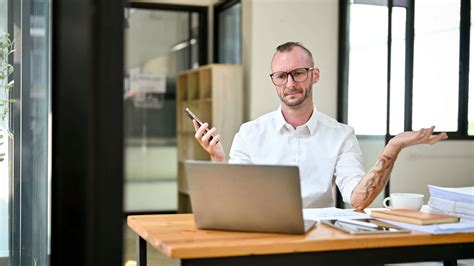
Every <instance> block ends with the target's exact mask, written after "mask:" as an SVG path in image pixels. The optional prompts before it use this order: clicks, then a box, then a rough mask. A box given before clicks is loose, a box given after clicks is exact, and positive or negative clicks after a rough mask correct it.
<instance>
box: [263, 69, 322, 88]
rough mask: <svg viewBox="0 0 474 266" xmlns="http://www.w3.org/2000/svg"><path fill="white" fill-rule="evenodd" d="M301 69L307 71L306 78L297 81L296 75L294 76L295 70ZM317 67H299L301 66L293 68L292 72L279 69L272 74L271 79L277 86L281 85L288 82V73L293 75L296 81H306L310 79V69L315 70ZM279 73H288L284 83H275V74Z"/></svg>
mask: <svg viewBox="0 0 474 266" xmlns="http://www.w3.org/2000/svg"><path fill="white" fill-rule="evenodd" d="M300 69H304V70H305V71H306V78H305V79H304V80H302V81H296V80H295V77H294V76H293V72H294V71H296V70H300ZM315 69H316V67H299V68H295V69H293V70H291V71H290V72H285V71H277V72H273V73H271V74H270V79H271V80H272V83H273V84H274V85H275V86H281V85H283V84H286V83H287V82H288V75H290V76H291V78H292V79H293V81H294V82H296V83H301V82H305V81H306V80H307V79H308V76H309V75H308V73H309V71H310V70H311V71H312V70H315ZM277 73H285V74H286V79H285V82H283V83H282V84H275V81H274V80H273V75H275V74H277Z"/></svg>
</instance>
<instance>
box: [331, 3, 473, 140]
mask: <svg viewBox="0 0 474 266" xmlns="http://www.w3.org/2000/svg"><path fill="white" fill-rule="evenodd" d="M459 1H460V3H461V5H460V6H461V8H460V11H459V12H460V15H459V16H460V43H459V45H460V52H459V84H458V85H459V90H458V121H457V124H458V130H457V131H452V132H447V134H448V137H449V138H448V140H474V135H473V136H470V135H468V131H467V130H468V104H469V103H468V95H469V60H470V57H469V53H470V51H469V47H470V24H471V18H470V9H471V2H470V0H459ZM354 4H367V5H385V6H387V7H388V12H389V14H388V20H389V21H388V36H387V42H388V44H387V49H388V53H387V56H388V58H387V59H388V60H387V72H388V73H387V110H386V114H387V129H386V133H385V139H386V143H387V142H388V141H389V140H390V139H391V138H393V137H394V135H390V131H389V127H390V75H391V68H390V66H391V42H392V40H391V33H392V31H391V29H392V8H393V7H404V8H406V11H407V13H406V14H407V20H406V25H405V27H406V38H405V47H406V50H405V51H406V52H405V53H406V54H405V103H404V104H405V107H404V130H405V131H411V130H413V127H412V125H413V121H412V120H413V97H412V96H413V59H414V34H415V32H414V31H415V25H414V24H415V12H416V10H415V4H414V1H413V0H355V1H354ZM350 5H351V3H350V1H345V0H340V1H339V14H340V16H339V22H340V23H339V25H340V26H339V66H338V80H339V82H338V83H339V84H338V95H339V96H338V109H337V118H338V120H339V121H342V122H344V123H347V121H348V108H347V106H348V102H349V99H348V86H349V84H348V81H349V80H348V79H349V78H348V77H349V47H350V44H349V23H350V14H349V8H350ZM371 136H377V135H364V137H368V138H370V137H371Z"/></svg>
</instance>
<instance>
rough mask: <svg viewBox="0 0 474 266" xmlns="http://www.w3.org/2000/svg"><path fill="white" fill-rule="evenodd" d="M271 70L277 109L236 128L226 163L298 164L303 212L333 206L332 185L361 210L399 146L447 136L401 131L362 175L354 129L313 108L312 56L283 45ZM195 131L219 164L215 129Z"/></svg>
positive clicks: (294, 46) (297, 45)
mask: <svg viewBox="0 0 474 266" xmlns="http://www.w3.org/2000/svg"><path fill="white" fill-rule="evenodd" d="M271 68H272V74H270V77H271V80H272V82H273V84H274V85H275V89H276V92H277V94H278V96H279V97H280V100H281V105H280V107H279V108H278V109H277V110H276V111H273V112H270V113H268V114H265V115H263V116H261V117H259V118H257V119H255V120H253V121H250V122H247V123H244V124H243V125H242V126H241V127H240V130H239V132H238V133H237V134H236V135H235V137H234V141H233V143H232V148H231V150H230V154H229V157H230V158H229V162H230V163H251V164H285V165H298V166H299V169H300V177H301V188H302V191H301V194H302V197H303V206H304V207H306V208H307V207H329V206H334V198H333V193H332V187H333V185H334V182H335V184H336V185H337V186H338V188H339V190H340V191H341V194H342V196H343V199H344V201H345V202H348V203H350V204H352V206H354V207H355V208H356V209H358V210H362V209H364V208H365V207H367V206H368V205H369V204H370V203H371V202H372V201H373V200H374V199H375V197H376V196H377V195H378V193H380V191H381V190H382V189H383V188H384V186H385V185H386V184H387V181H388V178H389V175H390V172H391V171H392V168H393V165H394V163H395V160H396V158H397V156H398V154H399V153H400V151H401V150H402V149H403V148H406V147H408V146H412V145H416V144H434V143H436V142H438V141H440V140H442V139H446V138H447V135H446V133H441V134H439V135H432V133H433V130H434V126H433V127H431V128H423V129H421V130H419V131H415V132H404V133H401V134H399V135H397V136H395V137H394V138H392V139H391V140H390V141H389V143H388V144H387V146H385V148H384V150H383V152H382V154H381V155H380V158H379V159H378V160H377V162H376V163H375V166H374V167H373V168H372V169H370V171H369V172H368V173H367V174H365V172H364V170H363V167H362V163H361V161H362V158H361V151H360V148H359V144H358V142H357V139H356V137H355V135H354V130H353V128H352V127H350V126H347V125H344V124H341V123H338V122H337V121H336V120H334V119H333V118H330V117H329V116H327V115H325V114H322V113H320V112H318V110H317V109H316V107H315V106H314V104H313V97H312V92H313V91H312V85H313V84H316V83H318V81H319V78H320V71H319V68H317V67H315V66H314V61H313V57H312V54H311V52H310V51H309V50H308V49H306V48H305V47H304V46H303V45H301V44H300V43H297V42H288V43H285V44H282V45H280V46H278V47H277V49H276V52H275V54H274V56H273V59H272V63H271ZM194 127H195V129H196V134H195V137H196V139H197V141H198V142H199V143H200V144H201V146H202V147H203V148H204V149H205V150H206V151H207V152H208V153H209V155H210V156H211V160H213V161H224V160H225V154H224V150H223V147H222V144H221V143H220V142H219V139H220V135H218V134H216V128H212V129H210V130H209V131H208V132H207V133H206V129H207V128H208V124H207V123H204V124H203V125H202V126H201V127H199V126H198V124H197V123H196V122H195V121H194ZM211 136H213V138H212V140H210V138H211ZM209 140H210V141H209Z"/></svg>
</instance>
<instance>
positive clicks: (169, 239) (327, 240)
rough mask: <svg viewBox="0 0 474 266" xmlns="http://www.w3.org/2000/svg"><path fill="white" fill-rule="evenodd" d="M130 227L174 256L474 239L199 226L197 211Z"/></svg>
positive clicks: (470, 236)
mask: <svg viewBox="0 0 474 266" xmlns="http://www.w3.org/2000/svg"><path fill="white" fill-rule="evenodd" d="M127 222H128V226H129V227H130V228H131V229H132V230H133V231H135V233H137V234H138V235H139V236H141V237H142V238H144V239H145V240H146V241H147V242H148V243H149V244H151V245H152V246H153V247H154V248H155V249H157V250H158V251H160V252H161V253H163V254H165V255H166V256H168V257H169V258H172V259H189V258H211V257H227V256H246V255H257V254H258V255H262V254H278V253H292V252H311V251H330V250H350V249H362V248H383V247H398V246H416V245H436V244H452V243H469V242H474V233H463V234H453V235H431V234H427V233H420V232H411V233H402V234H390V235H388V234H379V235H358V236H354V235H349V234H346V233H344V232H341V231H339V230H336V229H333V228H331V227H329V226H326V225H323V224H318V225H317V226H316V228H314V229H312V230H311V231H309V232H308V233H306V234H304V235H289V234H272V233H251V232H231V231H217V230H200V229H197V228H196V227H195V225H194V219H193V215H192V214H171V215H137V216H129V217H128V221H127Z"/></svg>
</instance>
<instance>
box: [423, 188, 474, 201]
mask: <svg viewBox="0 0 474 266" xmlns="http://www.w3.org/2000/svg"><path fill="white" fill-rule="evenodd" d="M428 188H429V190H430V195H431V196H434V197H440V198H443V199H447V200H452V201H460V202H466V203H474V187H459V188H451V187H437V186H433V185H428Z"/></svg>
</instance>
